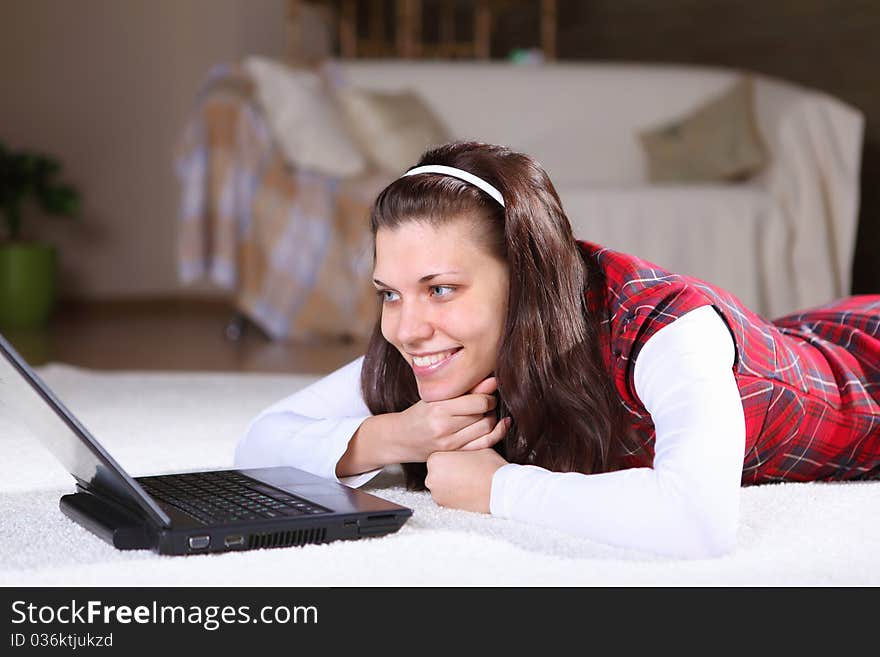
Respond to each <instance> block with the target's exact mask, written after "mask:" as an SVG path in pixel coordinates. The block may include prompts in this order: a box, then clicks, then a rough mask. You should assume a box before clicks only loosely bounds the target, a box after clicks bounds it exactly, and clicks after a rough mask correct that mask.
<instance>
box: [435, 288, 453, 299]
mask: <svg viewBox="0 0 880 657" xmlns="http://www.w3.org/2000/svg"><path fill="white" fill-rule="evenodd" d="M431 290H449V292H447V293H446V294H437V295H435V296H438V297H448V296H449V295H450V294H451V293H452V292H454V291H455V288H454V287H452V286H450V285H434V286H433V287H432V288H431Z"/></svg>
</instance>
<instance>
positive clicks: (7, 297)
mask: <svg viewBox="0 0 880 657" xmlns="http://www.w3.org/2000/svg"><path fill="white" fill-rule="evenodd" d="M60 171H61V164H60V163H59V162H58V160H57V159H55V158H54V157H51V156H49V155H44V154H42V153H34V152H30V151H12V150H10V149H8V148H7V147H6V145H5V144H3V143H2V142H0V215H2V219H3V221H4V222H5V236H4V239H2V241H0V327H4V328H5V327H15V328H32V327H39V326H42V325H44V324H45V323H46V320H47V319H48V318H49V315H50V314H51V312H52V309H53V307H54V303H55V279H56V268H57V264H56V262H57V257H56V252H55V248H54V247H53V246H52V245H50V244H46V243H44V242H40V241H33V240H28V239H25V237H24V234H23V232H22V223H23V220H24V218H25V217H26V215H27V214H28V213H30V212H31V211H32V210H33V206H34V205H36V206H38V207H40V208H42V210H43V211H44V212H45V213H46V214H48V215H52V216H65V217H72V216H74V215H76V214H77V213H78V212H79V207H80V195H79V192H78V191H77V190H76V189H74V188H73V187H72V186H70V185H67V184H64V183H61V182H58V181H57V180H56V178H57V176H58V174H59V173H60Z"/></svg>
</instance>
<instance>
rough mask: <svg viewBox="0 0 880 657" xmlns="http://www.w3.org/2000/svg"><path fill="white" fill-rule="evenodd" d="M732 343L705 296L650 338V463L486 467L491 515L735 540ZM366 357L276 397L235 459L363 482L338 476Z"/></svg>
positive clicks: (672, 545) (730, 544) (640, 371)
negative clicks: (571, 468)
mask: <svg viewBox="0 0 880 657" xmlns="http://www.w3.org/2000/svg"><path fill="white" fill-rule="evenodd" d="M734 357H735V349H734V344H733V339H732V337H731V335H730V332H729V331H728V329H727V327H726V325H725V324H724V322H723V321H722V320H721V318H720V317H719V316H718V314H717V313H716V312H715V310H714V309H713V308H712V307H711V306H704V307H701V308H697V309H696V310H693V311H691V312H689V313H687V314H686V315H684V316H682V317H680V318H679V319H677V320H675V321H674V322H672V323H670V324H668V325H667V326H665V327H663V328H662V329H660V330H659V331H657V333H655V334H654V335H653V336H651V338H649V339H648V340H647V342H646V343H645V345H644V346H643V348H642V350H641V351H640V353H639V355H638V357H637V360H636V362H635V371H634V383H635V389H636V393H637V394H638V396H639V399H641V401H642V404H643V405H644V407H645V409H646V410H647V411H648V413H650V415H651V420H652V422H653V423H654V427H655V431H656V435H655V443H654V462H653V467H651V468H631V469H628V470H620V471H615V472H608V473H602V474H592V475H585V474H580V473H572V472H551V471H549V470H546V469H544V468H540V467H537V466H533V465H518V464H513V463H510V464H507V465H504V466H502V467H501V468H500V469H499V470H498V471H497V472H496V473H495V475H494V476H493V478H492V488H491V495H490V512H491V513H492V515H495V516H500V517H504V518H511V519H515V520H520V521H523V522H529V523H534V524H539V525H543V526H546V527H550V528H553V529H557V530H561V531H564V532H568V533H573V534H577V535H580V536H584V537H587V538H590V539H593V540H598V541H602V542H605V543H609V544H613V545H618V546H622V547H629V548H635V549H641V550H647V551H651V552H656V553H660V554H667V555H673V556H681V557H707V556H717V555H721V554H725V553H727V552H730V551H731V550H732V549H733V548H734V546H735V543H736V530H737V521H738V516H739V495H740V479H741V476H742V465H743V456H744V451H745V418H744V414H743V406H742V402H741V400H740V396H739V390H738V389H737V385H736V380H735V378H734V375H733V369H732V368H733V363H734ZM362 364H363V357H361V358H358V359H357V360H355V361H353V362H351V363H349V364H348V365H345V366H344V367H342V368H340V369H338V370H337V371H335V372H333V373H332V374H330V375H328V376H326V377H324V378H322V379H320V380H319V381H317V382H315V383H314V384H312V385H310V386H308V387H306V388H304V389H303V390H300V391H299V392H296V393H294V394H292V395H290V396H289V397H286V398H285V399H282V400H281V401H279V402H277V403H276V404H273V405H272V406H270V407H269V408H267V409H266V410H265V411H263V412H262V413H260V414H259V415H258V416H257V417H256V418H255V419H254V420H253V421H252V422H251V424H250V426H249V427H248V429H247V430H246V432H245V435H244V436H243V437H242V439H241V441H240V442H239V444H238V446H237V449H236V454H235V463H236V466H237V467H239V468H249V467H262V466H268V465H290V466H294V467H297V468H300V469H302V470H306V471H309V472H312V473H313V474H316V475H319V476H322V477H326V478H330V479H335V480H337V481H341V482H342V483H344V484H347V485H349V486H355V487H357V486H361V485H363V484H364V483H366V482H367V481H369V480H370V479H372V478H373V477H374V476H375V475H376V474H378V472H379V470H374V471H371V472H366V473H363V474H359V475H355V476H351V477H342V478H339V479H337V477H336V465H337V463H338V462H339V459H340V458H342V455H343V454H344V453H345V450H346V449H347V448H348V443H349V441H350V440H351V438H352V436H353V435H354V433H355V431H356V430H357V428H358V427H359V426H360V424H361V423H362V422H363V421H364V420H365V419H366V418H367V417H369V416H370V411H369V409H368V408H367V406H366V404H365V403H364V400H363V397H362V396H361V392H360V374H361V366H362Z"/></svg>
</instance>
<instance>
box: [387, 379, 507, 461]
mask: <svg viewBox="0 0 880 657" xmlns="http://www.w3.org/2000/svg"><path fill="white" fill-rule="evenodd" d="M497 389H498V382H497V381H496V380H495V378H494V377H490V378H488V379H485V380H483V381H481V382H480V383H479V384H478V385H476V386H475V387H474V388H473V389H472V390H470V391H469V392H468V393H466V394H464V395H461V396H460V397H454V398H452V399H444V400H440V401H433V402H426V401H419V402H417V403H415V404H413V405H412V406H410V407H409V408H408V409H406V410H405V411H403V412H401V413H396V414H395V415H396V417H395V421H394V431H393V438H392V439H393V442H394V453H395V455H396V459H395V461H396V462H399V463H423V462H425V461H427V460H428V457H429V456H431V454H433V453H435V452H452V451H455V450H465V451H473V450H480V449H485V448H487V447H491V446H492V445H494V444H495V443H497V442H498V441H499V440H501V439H502V438H503V437H504V436H505V435H506V433H507V427H508V426H509V424H508V423H506V422H501V423H498V422H496V419H495V405H496V404H497V400H496V399H495V397H494V395H493V394H492V393H493V392H495V391H496V390H497Z"/></svg>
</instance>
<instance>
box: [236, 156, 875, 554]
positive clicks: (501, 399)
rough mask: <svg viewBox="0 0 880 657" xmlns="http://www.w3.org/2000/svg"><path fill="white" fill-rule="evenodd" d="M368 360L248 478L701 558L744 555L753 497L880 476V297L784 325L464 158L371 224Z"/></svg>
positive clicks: (487, 164) (261, 427)
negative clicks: (263, 473) (384, 490)
mask: <svg viewBox="0 0 880 657" xmlns="http://www.w3.org/2000/svg"><path fill="white" fill-rule="evenodd" d="M371 228H372V233H373V236H374V239H375V267H374V281H373V282H374V284H375V286H376V289H377V293H378V295H379V298H380V300H381V317H380V320H379V322H378V323H377V326H376V329H375V331H374V334H373V336H372V340H371V342H370V344H369V347H368V349H367V353H366V355H365V356H364V357H362V358H359V359H358V360H356V361H354V362H352V363H350V364H348V365H346V366H345V367H343V368H341V369H339V370H337V371H336V372H334V373H332V374H330V375H329V376H327V377H326V378H324V379H322V380H320V381H318V382H316V383H315V384H313V385H311V386H309V387H307V388H305V389H304V390H301V391H300V392H297V393H295V394H293V395H291V396H289V397H287V398H286V399H283V400H282V401H280V402H278V403H277V404H275V405H273V406H271V407H270V408H268V409H266V410H265V411H264V412H263V413H261V414H260V415H259V416H258V417H257V418H255V420H254V421H253V422H252V423H251V426H250V427H249V429H248V430H247V432H246V434H245V436H244V437H243V438H242V440H241V442H240V444H239V445H238V448H237V451H236V465H237V466H238V467H257V466H265V465H285V464H287V465H293V466H296V467H299V468H302V469H305V470H308V471H311V472H313V473H316V474H318V475H321V476H324V477H329V478H338V480H339V481H342V482H344V483H347V484H349V485H352V486H360V485H362V484H364V483H365V482H367V481H368V480H369V479H370V478H372V477H373V476H374V475H375V474H377V473H378V472H379V470H380V469H381V468H382V467H383V466H385V465H387V464H392V463H402V464H403V467H404V470H405V473H406V477H407V484H408V485H409V486H410V487H412V488H421V487H427V489H429V490H430V492H431V495H432V497H433V498H434V500H435V501H436V502H437V503H438V504H440V505H443V506H448V507H454V508H460V509H466V510H470V511H478V512H484V513H492V514H493V515H498V516H501V517H507V518H513V519H519V520H522V521H525V522H531V523H538V524H541V525H545V526H547V527H552V528H556V529H559V530H562V531H566V532H573V533H577V534H579V535H582V536H585V537H588V538H591V539H595V540H599V541H604V542H607V543H611V544H615V545H620V546H625V547H631V548H638V549H644V550H649V551H653V552H658V553H664V554H670V555H677V556H710V555H720V554H724V553H727V552H729V551H731V550H732V549H733V548H734V546H735V539H736V531H737V518H738V510H739V487H740V485H748V484H759V483H767V482H779V481H810V480H848V479H867V478H874V477H878V476H880V295H878V296H860V297H850V298H847V299H844V300H840V301H837V302H835V303H830V304H828V305H827V306H824V307H822V308H817V309H814V310H809V311H806V312H803V313H800V314H797V315H792V316H789V317H786V318H783V319H779V320H776V321H774V322H768V321H766V320H764V319H762V318H761V317H759V316H758V315H756V314H755V313H753V312H751V311H749V310H748V309H747V308H745V307H743V305H742V304H741V303H740V302H739V301H738V300H737V299H736V298H735V297H734V296H733V295H731V294H729V293H727V292H725V291H724V290H721V289H718V288H717V287H714V286H712V285H710V284H708V283H705V282H703V281H700V280H697V279H694V278H689V277H687V276H681V275H677V274H674V273H671V272H668V271H665V270H663V269H662V268H660V267H657V266H655V265H653V264H651V263H649V262H646V261H644V260H641V259H639V258H637V257H633V256H630V255H626V254H624V253H617V252H614V251H611V250H609V249H605V248H602V247H600V246H598V245H595V244H591V243H588V242H578V241H575V239H574V238H573V235H572V232H571V227H570V225H569V222H568V219H567V218H566V216H565V214H564V212H563V210H562V206H561V204H560V202H559V198H558V196H557V194H556V191H555V189H554V187H553V185H552V183H551V182H550V180H549V178H548V177H547V174H546V173H545V172H544V170H543V169H542V168H541V167H540V165H539V164H538V163H536V162H535V161H534V160H532V159H531V158H529V157H528V156H526V155H523V154H520V153H516V152H513V151H511V150H509V149H507V148H503V147H499V146H491V145H486V144H480V143H473V142H465V143H453V144H448V145H445V146H442V147H439V148H436V149H434V150H431V151H428V152H427V153H425V155H424V156H423V157H422V158H421V160H420V161H419V163H418V165H417V166H416V167H415V168H413V169H411V170H410V171H408V172H407V173H406V174H404V175H403V176H402V177H400V178H399V179H398V180H396V181H394V182H393V183H391V184H390V185H389V186H388V187H387V188H385V190H383V191H382V192H381V193H380V194H379V196H378V198H377V200H376V202H375V205H374V207H373V210H372V213H371Z"/></svg>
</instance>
